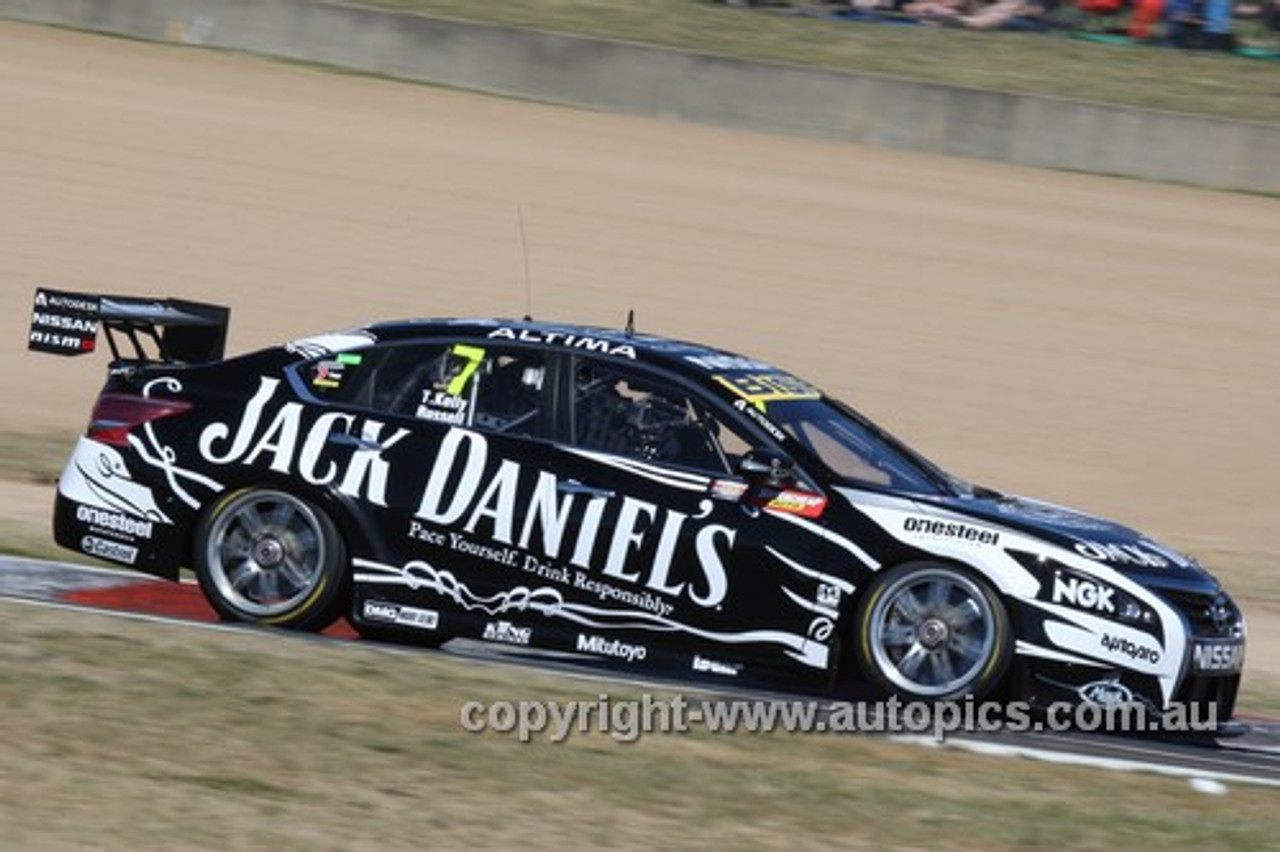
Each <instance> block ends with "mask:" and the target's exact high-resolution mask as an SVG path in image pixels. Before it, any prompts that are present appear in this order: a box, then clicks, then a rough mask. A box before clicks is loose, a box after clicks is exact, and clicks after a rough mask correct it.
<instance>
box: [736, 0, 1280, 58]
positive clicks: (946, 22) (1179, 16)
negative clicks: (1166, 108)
mask: <svg viewBox="0 0 1280 852" xmlns="http://www.w3.org/2000/svg"><path fill="white" fill-rule="evenodd" d="M723 2H726V3H729V4H730V5H734V6H774V7H786V9H787V10H788V11H794V12H796V13H798V14H811V15H820V16H823V17H829V18H837V19H843V20H852V21H880V22H886V23H905V24H926V25H935V26H953V27H962V28H965V29H972V30H1024V31H1045V30H1054V29H1057V30H1069V31H1075V32H1080V33H1083V34H1086V35H1110V36H1121V37H1124V38H1130V39H1133V40H1135V41H1141V42H1152V43H1160V44H1167V45H1170V46H1173V47H1180V48H1186V49H1207V50H1235V49H1236V47H1237V43H1238V37H1237V32H1236V23H1237V22H1239V21H1244V20H1249V21H1252V22H1254V23H1253V29H1254V30H1256V31H1258V32H1260V33H1266V34H1269V38H1270V39H1271V40H1272V41H1273V42H1274V41H1275V40H1276V39H1277V38H1280V35H1277V34H1278V33H1280V0H1244V1H1243V2H1237V0H809V2H799V0H793V2H787V0H723Z"/></svg>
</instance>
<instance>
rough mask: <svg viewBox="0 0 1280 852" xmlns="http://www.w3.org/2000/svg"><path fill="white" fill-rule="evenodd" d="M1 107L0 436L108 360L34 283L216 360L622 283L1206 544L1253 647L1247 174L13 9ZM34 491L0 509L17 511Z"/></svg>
mask: <svg viewBox="0 0 1280 852" xmlns="http://www.w3.org/2000/svg"><path fill="white" fill-rule="evenodd" d="M0 115H3V116H4V117H5V119H4V121H3V122H2V123H0V197H3V199H4V203H3V204H2V205H0V265H2V267H3V269H4V275H3V278H2V279H0V287H2V288H3V297H4V309H3V311H2V312H0V347H3V350H2V351H3V353H4V362H5V369H3V370H0V398H3V399H4V400H5V404H4V407H3V410H0V431H7V432H26V433H31V432H42V431H65V432H66V433H67V434H68V435H70V434H72V433H74V431H75V430H76V429H78V428H79V427H80V425H81V424H82V423H83V422H84V419H85V417H86V416H87V414H88V405H89V401H90V399H91V398H92V395H93V393H94V391H95V390H96V388H97V386H98V385H99V383H100V382H101V379H102V376H103V370H104V367H105V363H104V359H102V358H101V357H99V358H97V359H59V358H52V357H44V356H36V355H34V354H30V353H27V352H26V351H25V349H24V345H25V344H24V338H25V330H26V322H27V315H28V311H29V308H30V296H31V292H32V289H33V288H34V287H37V286H43V287H53V288H63V289H69V290H90V291H103V292H113V293H122V294H137V295H157V296H159V295H168V296H178V297H185V298H191V299H199V300H207V301H213V302H218V303H222V304H226V305H229V306H231V308H232V324H231V332H230V341H229V349H230V351H232V352H235V351H243V350H246V349H249V348H253V347H258V346H262V345H265V344H270V343H275V342H280V341H283V340H288V339H291V338H294V337H300V336H304V335H307V334H310V333H313V332H317V331H322V330H328V329H335V328H343V327H347V326H350V325H354V324H358V323H362V322H364V321H366V320H371V319H387V318H395V317H406V316H442V315H486V316H487V315H505V316H517V315H521V314H524V313H525V312H526V310H531V311H532V313H533V314H534V315H535V316H537V317H539V318H548V319H551V318H554V319H562V320H568V321H575V322H585V323H595V324H606V325H620V324H621V323H622V322H623V321H624V318H625V316H626V313H627V311H628V310H629V309H634V310H635V312H636V317H637V323H638V326H639V327H640V328H641V329H642V330H645V331H652V332H655V333H661V334H665V335H671V336H676V337H685V338H693V339H697V340H700V341H705V342H708V343H712V344H716V345H719V346H722V347H726V348H729V349H734V350H740V351H743V352H747V353H750V354H752V355H755V356H758V357H761V358H763V359H766V360H769V361H773V362H776V363H777V364H779V365H780V366H783V367H785V368H788V369H790V370H792V371H794V372H796V373H799V374H801V375H803V376H806V377H808V378H810V379H811V380H813V381H815V382H816V383H818V384H820V385H822V386H823V387H825V388H826V389H828V390H829V391H831V392H833V393H835V394H837V395H840V396H842V397H845V398H846V399H848V400H849V401H851V402H852V403H853V404H854V405H855V406H856V407H858V408H860V409H861V410H863V411H864V412H865V413H867V414H869V415H870V416H871V417H872V418H874V419H876V420H878V421H879V422H881V423H882V424H883V425H885V426H887V427H888V428H889V429H890V430H891V431H894V432H895V433H896V434H898V435H899V436H901V437H903V438H904V439H906V440H907V441H908V442H909V443H911V444H913V445H914V446H916V447H917V448H919V449H921V450H922V451H924V452H925V453H926V454H927V455H929V456H930V457H932V458H933V459H935V460H936V461H938V462H939V463H941V464H942V465H943V466H944V467H946V468H948V469H950V470H952V471H954V472H955V473H958V474H960V475H962V476H965V477H967V478H970V479H973V480H976V481H979V482H981V483H984V484H988V485H991V486H994V487H998V488H1001V489H1003V490H1007V491H1013V492H1018V493H1025V494H1031V495H1035V496H1039V497H1041V498H1044V499H1048V500H1052V501H1055V502H1059V503H1066V504H1070V505H1074V506H1078V507H1081V508H1086V509H1089V510H1092V511H1095V512H1097V513H1100V514H1104V515H1108V516H1112V517H1115V518H1117V519H1120V520H1123V521H1126V522H1129V523H1131V524H1133V525H1136V526H1138V527H1140V528H1143V529H1145V530H1147V531H1149V532H1150V533H1151V534H1152V535H1154V536H1156V537H1158V538H1160V539H1163V540H1165V541H1166V542H1168V543H1169V544H1172V545H1176V546H1178V547H1181V548H1183V549H1186V550H1189V551H1191V552H1193V553H1195V554H1197V555H1199V556H1201V557H1202V558H1203V559H1205V561H1206V562H1208V563H1209V564H1210V565H1211V566H1213V567H1214V568H1215V569H1216V570H1217V571H1218V573H1220V574H1221V575H1223V576H1224V577H1225V578H1226V579H1227V580H1228V582H1229V583H1230V584H1231V585H1232V587H1233V588H1236V589H1237V590H1238V591H1240V592H1241V593H1242V596H1243V597H1244V598H1245V599H1246V602H1247V610H1248V611H1249V613H1250V615H1251V617H1252V620H1253V627H1254V631H1255V637H1258V638H1261V639H1262V641H1261V642H1259V641H1258V640H1257V638H1256V639H1255V641H1254V643H1253V647H1252V649H1251V651H1250V656H1251V660H1250V666H1251V667H1255V666H1262V667H1265V668H1269V669H1271V670H1273V671H1276V670H1280V664H1277V662H1275V661H1273V660H1272V659H1270V658H1271V657H1272V656H1274V651H1275V650H1276V640H1277V638H1278V635H1280V634H1278V631H1277V630H1276V629H1275V628H1274V622H1275V620H1276V618H1275V613H1277V612H1280V595H1277V594H1276V593H1275V592H1274V591H1272V589H1273V586H1274V577H1275V576H1276V573H1277V570H1278V568H1277V567H1276V560H1277V557H1278V556H1280V523H1277V511H1278V508H1277V507H1278V506H1280V499H1278V498H1280V452H1277V451H1276V440H1277V437H1276V436H1277V435H1280V393H1278V392H1277V373H1276V371H1277V365H1278V364H1280V239H1278V238H1277V235H1280V201H1277V200H1276V199H1274V198H1264V197H1251V196H1247V195H1240V194H1225V193H1217V192H1212V191H1207V190H1200V189H1190V188H1184V187H1178V186H1163V185H1152V184H1144V183H1138V182H1134V181H1128V180H1119V179H1112V178H1106V177H1095V176H1088V175H1079V174H1066V173H1054V172H1047V171H1038V170H1031V169H1025V168H1017V167H1012V166H1004V165H998V164H991V163H981V162H974V161H966V160H960V159H948V158H939V157H933V156H924V155H919V154H913V153H902V152H894V151H888V150H879V149H874V148H867V147H859V146H853V145H843V144H836V143H829V142H822V141H812V140H803V139H793V138H782V137H774V136H768V135H762V134H750V133H739V132H731V131H727V130H720V129H714V128H706V127H697V126H690V125H684V124H676V123H670V122H664V121H657V120H648V119H641V118H634V117H623V116H614V115H604V114H598V113H594V112H591V111H585V110H575V109H564V108H555V107H547V106H541V105H537V104H531V103H522V102H514V101H507V100H501V99H498V98H488V97H479V96H475V95H470V94H465V93H460V92H452V91H443V90H435V89H431V88H427V87H422V86H413V85H406V84H399V83H393V82H386V81H379V80H373V79H366V78H360V77H351V76H341V75H337V74H330V73H325V72H322V71H318V70H313V69H308V68H301V67H296V66H290V65H285V64H278V63H272V62H267V61H263V60H259V59H256V58H252V57H247V56H241V55H233V54H225V53H216V52H209V51H201V50H195V49H187V48H179V47H171V46H160V45H151V44H141V43H136V42H130V41H124V40H119V39H111V38H102V37H94V36H89V35H82V34H76V33H70V32H64V31H57V30H47V29H41V28H36V27H30V26H23V25H16V24H0ZM522 224H523V235H522ZM522 244H523V245H525V246H527V251H526V250H525V249H522ZM526 269H527V276H526ZM45 493H46V492H45V491H42V490H40V489H34V490H32V489H29V488H28V489H21V488H18V489H17V490H15V488H13V487H11V488H9V490H8V491H7V493H6V496H5V497H4V498H3V500H2V501H0V508H2V509H3V512H4V513H5V517H6V518H9V519H15V518H17V517H19V516H22V517H26V515H24V514H22V513H27V514H29V515H30V516H31V517H32V518H33V519H34V518H36V517H37V516H38V517H39V518H41V519H43V518H44V517H46V515H45V512H46V511H47V510H46V509H45V508H44V507H43V506H40V507H39V509H38V510H37V509H33V508H31V504H32V503H33V501H40V502H42V501H43V500H44V494H45ZM33 522H34V520H33ZM40 522H41V523H44V521H43V520H41V521H40Z"/></svg>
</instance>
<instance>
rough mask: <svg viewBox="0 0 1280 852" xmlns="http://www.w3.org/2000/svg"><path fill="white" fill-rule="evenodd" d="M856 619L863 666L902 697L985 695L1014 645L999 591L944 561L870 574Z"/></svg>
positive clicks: (928, 698) (882, 685)
mask: <svg viewBox="0 0 1280 852" xmlns="http://www.w3.org/2000/svg"><path fill="white" fill-rule="evenodd" d="M855 624H856V628H857V631H858V635H857V637H856V638H857V642H856V643H855V649H856V653H857V655H858V658H859V662H860V664H861V667H862V670H863V672H865V673H866V675H867V676H868V677H869V678H870V680H871V681H872V682H873V683H875V684H876V685H877V686H879V687H880V688H882V689H883V690H885V691H887V692H889V693H890V694H893V695H898V696H900V697H902V698H905V699H908V700H923V701H941V700H947V699H954V698H960V697H963V696H967V695H972V696H974V697H975V698H977V699H983V698H986V697H987V696H989V695H990V694H991V692H992V691H993V690H994V689H995V688H996V686H998V685H999V683H1000V681H1001V679H1002V678H1003V677H1004V674H1005V671H1006V670H1007V669H1008V666H1009V659H1010V654H1011V652H1012V647H1013V639H1012V636H1011V631H1010V625H1009V616H1008V613H1007V612H1006V611H1005V607H1004V604H1003V603H1002V601H1001V600H1000V598H999V596H998V595H997V594H996V593H995V592H994V591H993V590H992V589H991V587H990V586H989V585H988V584H987V583H986V582H984V581H983V580H981V579H980V578H978V577H976V576H973V575H971V574H970V573H969V572H967V571H964V570H962V569H960V568H957V567H954V566H951V565H946V564H943V563H921V562H918V563H909V564H906V565H899V566H898V567H896V568H893V569H891V570H889V571H887V572H886V573H885V574H883V575H882V576H880V577H877V578H876V580H875V581H874V583H873V585H872V586H871V588H870V589H868V591H867V594H866V595H864V596H863V598H862V600H861V602H860V603H859V605H858V609H857V616H856V620H855Z"/></svg>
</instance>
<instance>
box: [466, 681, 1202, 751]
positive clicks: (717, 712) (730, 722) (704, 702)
mask: <svg viewBox="0 0 1280 852" xmlns="http://www.w3.org/2000/svg"><path fill="white" fill-rule="evenodd" d="M1217 716H1218V714H1217V706H1216V705H1214V704H1207V705H1202V704H1173V705H1171V706H1170V707H1168V708H1166V709H1165V710H1162V711H1157V710H1153V709H1152V708H1150V707H1147V706H1146V705H1145V704H1140V703H1136V702H1135V703H1124V704H1110V705H1103V704H1091V703H1070V702H1056V703H1053V704H1050V705H1048V706H1046V707H1042V708H1033V707H1032V706H1031V705H1030V704H1027V703H1025V702H1018V701H1012V702H997V701H974V700H973V699H964V700H960V701H936V702H925V701H902V700H900V699H898V698H889V699H887V700H885V701H879V702H847V701H814V700H793V701H780V700H745V699H738V700H727V699H716V698H688V697H686V696H684V695H679V694H677V695H670V696H655V695H651V694H648V693H645V694H643V695H641V696H639V697H638V698H632V697H628V698H614V697H612V696H610V695H608V694H607V693H601V694H600V695H599V696H598V697H597V698H596V699H595V700H594V701H588V700H574V701H528V700H525V701H492V702H483V701H467V702H464V703H463V704H462V706H461V707H460V708H459V712H458V723H459V725H460V726H461V727H462V729H463V730H464V731H468V732H470V733H476V734H481V733H485V732H491V733H497V734H514V735H515V736H516V738H517V739H519V741H520V742H523V743H528V742H532V741H533V740H534V739H545V740H547V741H549V742H552V743H562V742H565V741H566V740H568V739H569V738H570V737H571V736H573V735H574V734H582V735H585V734H592V733H600V734H607V735H608V736H610V737H612V738H613V739H614V740H615V741H617V742H621V743H630V742H635V741H637V740H639V739H640V738H641V737H643V736H645V735H648V734H683V733H689V732H691V731H694V730H699V729H700V730H703V731H706V732H708V733H713V734H732V733H773V732H782V733H792V734H796V733H814V734H899V735H901V734H911V735H928V736H931V737H933V738H934V739H935V740H937V741H939V742H941V741H942V740H944V739H945V738H946V737H947V736H949V735H951V734H957V733H983V732H997V731H1009V732H1013V733H1025V732H1064V731H1084V732H1110V733H1154V732H1161V733H1169V734H1172V733H1208V732H1212V731H1214V730H1216V729H1217V728H1218V724H1219V720H1218V718H1217Z"/></svg>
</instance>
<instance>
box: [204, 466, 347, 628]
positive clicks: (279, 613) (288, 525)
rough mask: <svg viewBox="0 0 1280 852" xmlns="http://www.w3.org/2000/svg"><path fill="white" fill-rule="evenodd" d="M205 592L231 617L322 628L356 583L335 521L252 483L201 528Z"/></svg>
mask: <svg viewBox="0 0 1280 852" xmlns="http://www.w3.org/2000/svg"><path fill="white" fill-rule="evenodd" d="M194 557H195V558H194V562H195V569H196V576H197V578H198V579H199V581H200V588H201V590H203V591H204V595H205V597H206V598H207V599H208V600H209V603H210V604H211V605H212V606H213V608H214V609H215V610H217V611H218V614H219V615H220V616H222V618H223V619H224V620H227V621H242V622H249V623H252V624H262V625H269V626H272V627H287V628H291V629H293V630H322V629H324V628H325V627H327V626H329V624H331V623H332V622H333V621H334V620H335V619H336V618H337V617H338V615H339V614H340V613H341V612H342V611H343V609H344V608H345V606H346V603H347V597H348V590H349V588H350V574H349V572H348V571H347V564H346V563H347V559H346V547H345V546H344V544H343V541H342V537H341V536H340V535H339V534H338V530H337V528H336V527H335V526H334V524H333V521H331V520H330V519H329V517H328V516H327V515H326V514H325V513H324V512H323V511H321V510H320V509H318V508H316V507H315V506H312V505H311V504H310V503H308V502H306V501H305V500H301V499H299V498H297V497H294V496H293V495H292V494H287V493H285V492H283V491H273V490H267V489H258V488H246V489H243V490H240V491H236V492H234V493H232V494H230V495H229V496H227V497H224V498H223V499H222V500H220V501H219V502H218V503H217V504H216V505H215V506H214V507H213V509H212V510H211V511H210V512H209V513H208V514H207V515H206V516H205V518H204V519H203V520H202V521H201V523H200V526H199V528H198V529H197V531H196V537H195V553H194Z"/></svg>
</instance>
